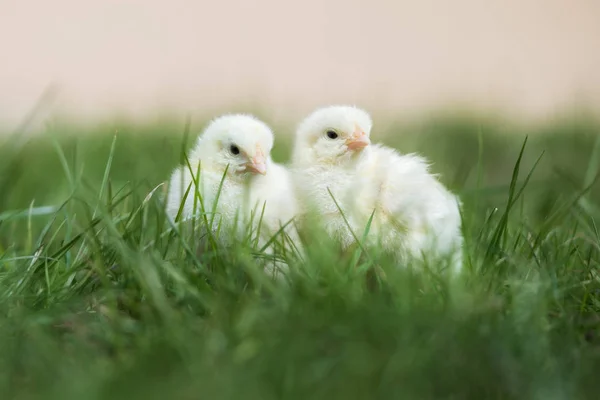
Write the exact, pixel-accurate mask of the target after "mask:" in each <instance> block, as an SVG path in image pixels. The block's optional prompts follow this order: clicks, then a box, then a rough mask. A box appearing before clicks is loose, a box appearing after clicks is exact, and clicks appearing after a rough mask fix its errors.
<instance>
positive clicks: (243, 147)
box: [191, 114, 273, 176]
mask: <svg viewBox="0 0 600 400" xmlns="http://www.w3.org/2000/svg"><path fill="white" fill-rule="evenodd" d="M272 148H273V132H272V131H271V129H270V128H269V127H268V126H267V125H266V124H265V123H264V122H262V121H260V120H258V119H257V118H255V117H253V116H251V115H245V114H232V115H224V116H221V117H218V118H216V119H215V120H213V121H212V122H211V123H210V124H209V125H208V127H207V128H206V129H205V131H204V133H203V134H202V135H201V136H200V138H199V139H198V145H197V146H196V149H195V150H194V152H193V153H192V157H191V158H197V159H200V160H202V162H203V163H209V164H210V165H211V166H212V167H213V168H217V169H219V170H221V171H224V170H225V168H227V166H229V168H228V170H227V171H228V175H230V176H245V175H248V174H262V175H266V174H267V168H268V165H269V162H270V153H271V149H272Z"/></svg>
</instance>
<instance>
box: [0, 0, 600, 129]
mask: <svg viewBox="0 0 600 400" xmlns="http://www.w3.org/2000/svg"><path fill="white" fill-rule="evenodd" d="M598 21H600V3H599V2H597V1H595V0H490V1H484V2H482V1H477V0H455V1H451V2H450V1H439V0H438V1H436V0H418V1H417V0H410V1H407V0H369V1H366V0H327V1H323V0H304V1H295V2H290V1H277V0H257V1H251V2H250V1H244V0H223V1H206V0H204V1H191V0H171V1H159V0H103V1H89V0H88V1H82V0H55V1H52V2H46V1H39V0H3V1H2V2H0V52H1V54H0V60H1V63H0V125H3V126H6V125H7V124H8V125H10V126H14V125H15V124H17V123H18V122H19V121H20V118H22V117H23V115H24V114H25V113H26V112H27V111H29V110H30V109H31V107H32V106H33V104H34V103H35V101H36V99H37V98H38V97H39V96H40V94H41V93H42V91H43V90H44V89H45V88H46V87H47V86H48V85H49V84H56V85H57V88H59V89H60V92H59V96H58V97H57V98H56V101H55V103H53V107H55V108H54V109H55V110H56V109H60V110H62V112H65V113H67V114H69V115H71V116H73V117H83V118H89V117H91V116H94V117H95V116H99V115H106V114H107V113H108V114H110V113H113V112H114V111H116V110H119V112H125V113H129V114H130V115H132V116H145V115H147V114H148V113H152V112H154V111H155V110H157V109H160V110H163V111H164V110H165V109H169V108H170V109H171V110H183V111H186V112H188V111H191V112H193V113H197V112H201V113H202V114H210V112H213V110H214V111H215V112H216V111H217V110H218V111H222V110H224V109H227V108H232V107H233V108H235V107H240V106H242V107H241V108H243V105H245V104H249V103H251V104H260V105H261V107H263V108H266V109H268V110H269V111H270V115H271V118H274V119H277V118H280V117H281V118H284V117H288V116H293V117H297V116H298V115H302V114H304V113H306V112H307V111H309V110H310V109H312V108H313V107H315V106H318V105H321V104H325V103H330V102H344V103H356V104H359V105H362V106H364V107H367V108H369V109H371V110H373V111H382V112H383V111H390V112H394V113H400V112H419V111H422V110H428V109H430V108H432V107H434V108H435V107H445V106H448V105H454V104H457V103H460V104H462V105H463V106H465V105H466V106H468V107H476V108H484V109H485V108H491V109H495V108H499V109H502V110H503V111H504V112H511V113H512V114H513V115H515V116H517V115H518V116H525V117H545V116H547V115H549V114H553V113H554V112H556V110H559V109H563V108H564V107H566V106H569V107H571V106H573V105H578V104H579V105H581V104H586V105H587V106H591V107H595V106H598V105H600V74H599V73H598V71H600V23H598Z"/></svg>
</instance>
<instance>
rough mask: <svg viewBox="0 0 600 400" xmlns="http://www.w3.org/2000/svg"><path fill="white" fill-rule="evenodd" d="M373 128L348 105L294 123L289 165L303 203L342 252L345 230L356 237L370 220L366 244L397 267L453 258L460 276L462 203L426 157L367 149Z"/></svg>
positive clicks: (347, 237)
mask: <svg viewBox="0 0 600 400" xmlns="http://www.w3.org/2000/svg"><path fill="white" fill-rule="evenodd" d="M371 128H372V120H371V117H370V116H369V114H368V113H367V112H365V111H364V110H361V109H358V108H355V107H350V106H330V107H326V108H321V109H318V110H316V111H314V112H313V113H312V114H310V115H309V116H308V117H306V118H305V119H304V120H303V121H302V122H301V123H300V124H299V126H298V128H297V132H296V142H295V146H294V153H293V160H292V165H293V167H294V174H295V180H296V182H297V188H298V191H299V194H300V196H301V198H302V200H303V201H302V202H303V203H304V204H307V205H308V208H312V209H313V210H315V211H316V212H318V213H319V214H320V215H321V216H322V219H323V221H324V227H325V229H326V231H327V232H328V233H329V235H331V236H332V237H334V238H336V239H337V240H339V241H340V242H341V243H342V246H343V247H348V246H349V245H351V244H352V243H354V241H355V239H354V235H353V234H352V232H351V231H350V230H349V227H348V225H349V226H350V228H351V229H352V231H353V232H354V234H355V235H356V236H357V237H359V238H360V237H361V236H362V234H363V232H364V231H365V228H366V226H367V224H368V221H369V218H370V217H371V215H372V214H373V220H372V223H371V226H370V231H369V235H368V237H367V242H368V243H367V244H370V245H374V244H380V245H381V247H382V248H383V249H384V250H386V251H388V252H391V253H393V254H394V255H396V256H397V258H398V260H399V261H402V262H405V261H407V260H408V259H409V257H418V258H420V257H422V256H423V255H425V256H432V255H433V256H436V257H451V258H452V261H451V262H452V268H453V269H454V270H455V271H459V270H460V269H461V267H462V242H463V239H462V234H461V229H460V225H461V217H460V209H459V207H460V201H459V199H458V198H457V197H456V196H455V195H453V194H452V193H450V192H449V191H448V190H447V189H446V188H445V187H444V186H443V185H442V184H441V183H440V182H439V181H438V180H437V179H436V177H435V176H434V175H432V174H431V173H430V172H429V170H428V165H427V163H426V161H425V159H423V158H421V157H419V156H417V155H415V154H407V155H402V154H400V153H398V152H396V151H395V150H393V149H391V148H389V147H385V146H382V145H377V144H375V145H373V144H371V139H370V134H371ZM330 192H331V194H330ZM331 195H333V197H334V198H335V201H336V202H337V203H338V205H339V208H338V205H336V204H335V202H334V200H333V199H332V197H331ZM340 208H341V210H342V211H343V213H344V216H345V217H346V220H347V221H348V222H346V221H345V220H344V216H342V215H341V213H340V211H339V209H340ZM304 212H307V210H305V211H304Z"/></svg>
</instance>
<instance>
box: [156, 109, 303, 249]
mask: <svg viewBox="0 0 600 400" xmlns="http://www.w3.org/2000/svg"><path fill="white" fill-rule="evenodd" d="M273 141H274V137H273V132H272V131H271V129H270V128H269V127H268V126H267V125H266V124H265V123H264V122H262V121H260V120H258V119H257V118H255V117H253V116H250V115H244V114H232V115H224V116H221V117H218V118H216V119H215V120H213V121H212V122H211V123H210V124H209V125H208V126H207V127H206V129H205V130H204V132H203V133H202V134H201V135H200V137H199V138H198V140H197V142H196V145H195V146H194V148H193V150H192V151H191V152H190V154H189V158H188V159H189V162H190V165H191V169H192V171H193V172H194V175H196V174H197V170H198V168H199V170H200V176H199V185H198V188H196V187H195V185H194V184H193V183H192V181H193V180H192V175H191V173H190V168H189V167H188V166H187V165H184V166H181V167H179V168H177V169H176V170H175V171H174V172H173V173H172V175H171V179H170V183H169V194H168V199H167V213H168V214H169V215H170V216H171V218H173V219H174V218H175V217H176V216H177V213H178V211H179V209H180V206H181V204H182V203H183V197H184V194H185V192H186V190H187V188H188V186H190V184H191V189H190V191H189V194H188V196H187V198H186V200H185V203H184V206H183V209H182V219H188V218H190V217H192V216H193V214H194V202H196V206H195V210H196V213H197V214H199V213H200V212H201V211H202V210H201V205H200V204H198V203H199V201H198V200H195V197H201V198H202V202H203V207H204V212H206V213H211V212H212V210H213V207H214V208H215V212H216V214H215V219H214V220H215V222H214V226H213V227H212V229H213V230H215V231H216V230H217V229H218V230H219V231H220V236H221V237H220V238H221V239H222V241H223V242H224V243H226V244H231V243H232V241H234V240H239V239H240V238H242V237H243V236H244V235H246V234H247V228H248V226H251V227H252V228H253V229H254V230H257V229H258V224H259V223H260V236H259V241H258V245H259V247H261V246H262V245H264V244H266V243H267V241H268V240H269V239H270V238H271V237H272V236H273V235H274V234H276V233H277V232H278V230H279V229H280V228H281V227H282V226H283V225H285V224H288V222H289V221H290V220H292V218H294V216H295V215H296V212H297V210H298V204H297V200H296V196H295V194H294V193H295V192H294V188H293V185H292V181H291V176H290V173H289V171H288V170H287V169H286V168H285V167H283V166H281V165H279V164H277V163H275V162H273V160H272V159H271V155H270V153H271V149H272V147H273ZM221 185H222V186H221ZM219 188H220V190H219ZM196 190H197V191H198V193H199V195H200V196H196V195H195V193H196ZM217 195H218V199H217ZM215 201H216V207H215ZM263 207H264V208H263ZM208 219H209V221H210V219H211V215H208ZM228 233H233V235H234V237H232V236H231V235H228ZM286 233H287V234H288V235H290V236H291V237H293V238H294V239H295V231H294V229H293V225H292V224H289V225H288V227H287V228H286ZM270 250H271V251H270V252H272V246H271V248H270Z"/></svg>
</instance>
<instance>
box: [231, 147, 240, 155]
mask: <svg viewBox="0 0 600 400" xmlns="http://www.w3.org/2000/svg"><path fill="white" fill-rule="evenodd" d="M229 151H230V152H231V154H233V155H234V156H237V155H238V154H240V149H239V148H238V147H237V146H236V145H235V144H232V145H231V146H229Z"/></svg>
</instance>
